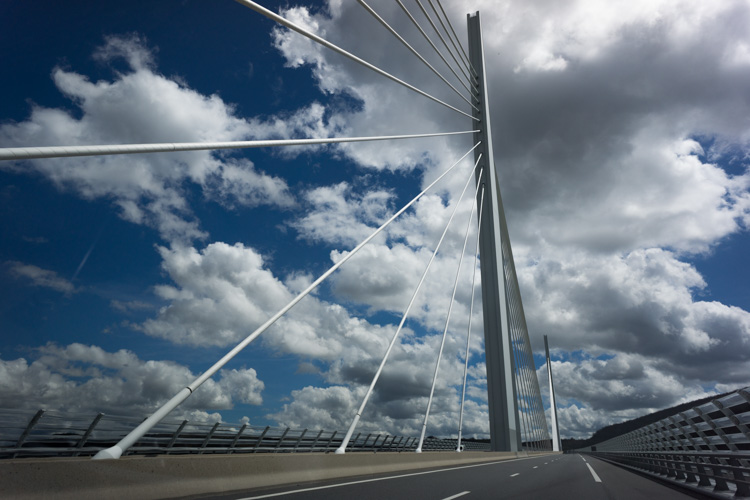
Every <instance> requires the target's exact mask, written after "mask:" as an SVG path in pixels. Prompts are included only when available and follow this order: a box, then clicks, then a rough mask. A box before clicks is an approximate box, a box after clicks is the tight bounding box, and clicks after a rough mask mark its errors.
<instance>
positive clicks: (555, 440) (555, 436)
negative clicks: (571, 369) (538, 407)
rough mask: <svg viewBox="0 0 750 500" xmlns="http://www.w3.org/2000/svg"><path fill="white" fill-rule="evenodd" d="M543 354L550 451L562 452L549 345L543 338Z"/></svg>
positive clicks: (545, 338) (545, 337)
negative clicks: (550, 439) (547, 393)
mask: <svg viewBox="0 0 750 500" xmlns="http://www.w3.org/2000/svg"><path fill="white" fill-rule="evenodd" d="M544 353H545V354H546V356H547V378H548V379H549V413H550V415H551V417H552V451H562V447H561V446H560V427H559V426H558V424H557V405H556V404H555V384H554V383H553V382H552V363H551V361H550V359H549V344H548V343H547V336H546V335H545V336H544Z"/></svg>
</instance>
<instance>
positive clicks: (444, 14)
mask: <svg viewBox="0 0 750 500" xmlns="http://www.w3.org/2000/svg"><path fill="white" fill-rule="evenodd" d="M437 4H438V7H440V10H441V11H442V13H443V17H445V20H446V21H448V26H449V27H450V29H451V33H453V37H454V38H455V39H456V43H458V46H459V47H460V48H461V53H462V57H463V58H464V59H465V60H466V62H467V63H468V64H469V68H470V69H471V74H472V75H473V76H474V77H475V78H477V77H479V74H478V73H477V72H476V70H475V69H474V66H472V65H471V61H469V54H467V53H466V49H465V48H464V45H463V44H462V43H461V40H460V39H459V38H458V35H457V34H456V30H455V29H453V23H452V22H451V19H450V17H448V14H446V13H445V9H444V8H443V3H442V2H441V1H440V0H437Z"/></svg>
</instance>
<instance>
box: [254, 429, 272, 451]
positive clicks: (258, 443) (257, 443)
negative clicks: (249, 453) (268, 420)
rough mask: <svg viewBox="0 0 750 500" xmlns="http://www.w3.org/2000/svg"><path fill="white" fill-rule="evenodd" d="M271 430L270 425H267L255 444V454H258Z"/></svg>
mask: <svg viewBox="0 0 750 500" xmlns="http://www.w3.org/2000/svg"><path fill="white" fill-rule="evenodd" d="M270 428H271V426H270V425H267V426H266V428H265V429H263V432H261V433H260V436H258V440H257V441H256V442H255V448H253V453H257V452H258V447H260V443H262V442H263V438H264V437H266V433H267V432H268V430H269V429H270Z"/></svg>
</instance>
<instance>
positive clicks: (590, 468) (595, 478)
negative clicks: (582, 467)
mask: <svg viewBox="0 0 750 500" xmlns="http://www.w3.org/2000/svg"><path fill="white" fill-rule="evenodd" d="M586 467H588V468H589V470H590V471H591V475H592V476H594V481H596V482H597V483H601V482H602V480H601V479H600V478H599V476H598V475H597V474H596V472H594V468H593V467H591V464H590V463H588V462H586Z"/></svg>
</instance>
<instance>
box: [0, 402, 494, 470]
mask: <svg viewBox="0 0 750 500" xmlns="http://www.w3.org/2000/svg"><path fill="white" fill-rule="evenodd" d="M0 422H3V426H2V428H0V458H24V457H63V456H68V457H70V456H74V457H76V456H92V455H94V454H95V453H97V452H99V451H100V450H102V449H105V448H108V447H110V446H112V445H113V444H114V443H116V442H117V441H118V440H120V439H121V438H122V437H123V436H124V435H125V434H127V432H129V431H130V429H132V428H133V427H134V426H136V425H138V423H140V420H139V419H137V418H133V417H125V416H115V415H104V414H102V413H99V414H75V413H63V412H57V411H44V410H39V411H36V412H34V411H28V410H0ZM343 438H344V432H342V431H325V430H319V429H291V428H284V427H270V426H266V427H263V426H252V425H248V424H243V423H235V424H232V423H224V422H221V423H213V422H190V421H187V420H164V421H162V422H160V423H159V424H158V425H157V426H155V427H154V428H153V429H152V430H151V431H150V432H149V433H147V434H146V435H145V436H143V437H142V438H141V439H140V440H139V441H138V442H137V443H136V444H135V445H134V446H133V447H131V448H130V449H129V450H128V452H127V454H129V455H156V454H162V455H185V454H200V455H203V454H206V455H213V454H233V453H238V454H239V453H290V452H296V453H312V452H318V453H321V452H322V453H325V452H327V451H333V450H335V449H336V448H338V447H339V446H340V445H341V442H342V439H343ZM417 441H418V438H417V437H409V436H393V435H389V434H385V433H377V432H371V433H367V432H361V433H359V434H358V435H356V436H355V438H354V439H352V440H351V441H350V442H349V445H348V447H347V451H350V452H351V451H354V452H359V451H362V452H402V451H414V450H415V449H416V447H417ZM462 445H463V448H464V449H465V450H467V451H482V450H488V449H489V443H487V442H477V441H472V440H471V439H469V440H466V439H464V440H462ZM456 446H457V440H455V439H436V438H427V439H425V442H424V444H423V445H422V448H423V450H424V451H455V450H456Z"/></svg>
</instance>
